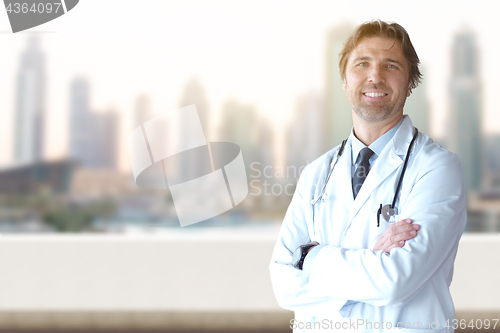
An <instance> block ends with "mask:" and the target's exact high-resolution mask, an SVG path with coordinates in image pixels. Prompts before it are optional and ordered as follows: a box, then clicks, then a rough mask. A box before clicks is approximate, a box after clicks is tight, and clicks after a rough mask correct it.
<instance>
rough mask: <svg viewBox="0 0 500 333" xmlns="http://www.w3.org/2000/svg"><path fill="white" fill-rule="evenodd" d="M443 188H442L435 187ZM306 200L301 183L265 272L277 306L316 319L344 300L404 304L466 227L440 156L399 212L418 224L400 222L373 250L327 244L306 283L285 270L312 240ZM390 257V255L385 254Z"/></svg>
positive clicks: (453, 167)
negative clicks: (301, 248)
mask: <svg viewBox="0 0 500 333" xmlns="http://www.w3.org/2000/svg"><path fill="white" fill-rule="evenodd" d="M443 182H447V186H439V185H438V186H437V187H436V185H437V184H442V183H443ZM302 185H304V184H302ZM308 200H309V197H308V195H307V192H305V191H303V189H302V191H301V188H300V182H299V186H298V187H297V192H296V193H295V195H294V198H293V199H292V203H291V204H290V208H289V210H288V211H287V216H286V217H285V221H284V223H283V226H282V230H281V232H280V236H279V239H278V242H277V244H276V247H275V250H274V253H273V258H272V261H271V265H270V270H271V278H272V282H273V287H274V291H275V295H276V298H277V300H278V303H279V304H280V305H281V306H282V307H283V308H285V309H289V310H294V311H296V310H303V311H306V312H307V313H310V314H311V315H314V316H317V317H321V316H328V315H330V316H331V315H332V314H333V315H334V314H336V313H338V312H339V310H340V309H341V308H342V306H343V305H344V304H345V303H346V301H347V300H352V301H357V302H365V303H368V304H372V305H376V306H384V305H395V306H402V305H404V304H405V303H406V302H408V301H409V300H411V298H412V297H413V296H414V295H416V293H418V292H419V291H420V290H422V289H423V288H424V286H425V284H426V283H427V282H428V281H429V279H431V278H432V276H434V274H436V272H437V271H438V270H439V269H440V268H441V267H442V265H443V264H444V262H445V261H446V260H447V259H448V258H449V257H450V256H451V255H452V254H453V253H454V251H456V248H457V246H458V241H459V239H460V236H461V234H462V232H463V229H464V227H465V220H466V212H465V195H464V190H463V174H462V169H461V164H460V161H459V160H458V158H457V156H456V155H454V154H450V153H447V152H446V153H442V154H438V155H437V156H434V157H433V158H431V159H429V161H428V163H427V164H426V165H425V166H424V167H422V172H421V174H419V176H418V177H417V179H416V180H415V182H414V185H413V189H412V191H411V192H410V194H409V196H408V198H407V200H406V204H405V205H404V206H403V207H402V208H403V209H402V211H403V212H404V213H405V214H408V215H407V216H411V217H412V219H413V220H414V221H418V222H419V225H417V224H413V223H407V221H404V220H403V221H400V222H398V223H396V224H394V225H393V226H391V227H390V228H389V229H387V230H386V232H384V234H382V235H381V236H380V237H379V238H378V240H377V242H376V245H375V247H374V249H373V251H372V250H370V249H360V250H351V249H347V248H341V247H336V246H333V245H325V246H323V247H322V248H321V249H319V252H318V253H316V256H315V258H314V261H313V263H312V269H311V273H310V276H307V277H304V276H303V272H302V271H300V270H297V269H295V268H293V267H292V266H291V265H289V264H287V263H288V262H290V261H291V255H292V252H293V251H294V250H295V248H296V247H297V246H298V245H300V244H304V243H306V242H308V241H310V238H309V233H308V229H307V223H306V221H307V220H308V219H310V218H311V217H310V216H311V215H310V211H308V210H307V208H306V209H304V207H307V206H306V205H307V204H308ZM415 203H418V204H415ZM412 229H414V230H412ZM411 231H415V235H413V234H411ZM417 231H418V236H417V237H416V232H417ZM411 238H414V241H412V242H411V243H407V244H406V246H405V247H404V248H401V247H402V246H403V245H405V243H401V241H403V242H405V241H406V240H408V239H411ZM391 250H393V251H391ZM389 252H390V253H391V255H390V256H389V255H386V253H389ZM306 260H307V258H306ZM339 272H341V273H340V274H339Z"/></svg>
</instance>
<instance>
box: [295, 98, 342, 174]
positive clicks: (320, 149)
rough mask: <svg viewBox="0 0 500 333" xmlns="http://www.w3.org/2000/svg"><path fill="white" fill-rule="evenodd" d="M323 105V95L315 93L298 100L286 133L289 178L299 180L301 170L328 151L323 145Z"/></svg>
mask: <svg viewBox="0 0 500 333" xmlns="http://www.w3.org/2000/svg"><path fill="white" fill-rule="evenodd" d="M323 105H324V103H323V98H322V96H321V94H320V93H317V92H314V91H310V92H308V93H305V94H303V95H302V96H300V97H299V98H297V101H296V104H295V112H294V113H293V118H292V121H291V123H290V125H289V126H288V129H287V132H286V145H287V147H286V156H287V157H286V164H287V168H289V170H290V172H288V175H287V176H288V177H287V178H290V179H292V178H295V179H298V177H299V170H302V169H303V168H304V167H305V166H306V165H307V164H309V163H311V162H312V161H314V160H315V159H317V158H318V157H319V156H321V155H322V154H323V153H325V152H326V151H327V150H325V149H324V146H323V145H322V143H323V142H324V141H325V140H324V134H325V133H324V132H323V127H322V126H321V125H322V122H323V119H322V116H323V114H324V106H323ZM330 148H333V146H332V147H330ZM291 170H294V172H291Z"/></svg>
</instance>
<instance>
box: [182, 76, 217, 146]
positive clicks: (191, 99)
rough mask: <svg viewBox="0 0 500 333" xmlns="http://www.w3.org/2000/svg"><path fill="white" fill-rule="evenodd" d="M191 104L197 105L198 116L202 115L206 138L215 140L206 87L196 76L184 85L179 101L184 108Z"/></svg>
mask: <svg viewBox="0 0 500 333" xmlns="http://www.w3.org/2000/svg"><path fill="white" fill-rule="evenodd" d="M191 104H195V105H196V110H197V111H198V116H199V117H200V121H201V126H202V128H203V132H204V133H205V138H206V139H207V141H213V138H212V135H213V133H211V128H210V121H211V119H210V113H209V107H208V101H207V96H206V92H205V88H204V87H203V85H202V84H201V82H200V81H199V80H198V79H197V78H195V77H193V78H191V79H190V80H189V81H188V82H187V83H186V85H185V86H184V90H183V91H182V95H181V99H180V101H179V107H180V108H182V107H184V106H188V105H191Z"/></svg>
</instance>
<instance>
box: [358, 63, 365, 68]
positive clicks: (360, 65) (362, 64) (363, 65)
mask: <svg viewBox="0 0 500 333" xmlns="http://www.w3.org/2000/svg"><path fill="white" fill-rule="evenodd" d="M358 66H359V67H365V66H366V62H360V63H359V64H358Z"/></svg>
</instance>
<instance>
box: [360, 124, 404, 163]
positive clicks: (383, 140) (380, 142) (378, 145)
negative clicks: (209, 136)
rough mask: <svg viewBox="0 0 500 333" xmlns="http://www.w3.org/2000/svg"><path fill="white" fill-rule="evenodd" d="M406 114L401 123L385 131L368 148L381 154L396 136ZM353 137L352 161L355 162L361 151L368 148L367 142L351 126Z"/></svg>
mask: <svg viewBox="0 0 500 333" xmlns="http://www.w3.org/2000/svg"><path fill="white" fill-rule="evenodd" d="M403 119H404V116H403V117H402V118H401V120H400V121H399V123H397V124H396V126H394V127H393V128H391V129H390V130H388V131H387V132H385V133H384V134H383V135H382V136H381V137H380V138H378V139H377V140H375V141H374V142H373V143H372V144H371V145H370V146H368V148H370V149H371V150H372V151H373V152H374V153H375V154H376V155H377V156H379V155H380V154H381V153H382V151H383V150H384V148H385V146H386V145H387V143H388V142H389V141H391V139H392V138H393V137H394V134H396V132H397V131H398V129H399V126H401V123H402V122H403ZM351 137H352V143H351V146H352V161H353V164H355V163H356V162H357V158H358V155H359V152H360V151H361V149H363V148H366V146H365V144H364V143H363V142H361V141H359V139H358V138H357V137H356V136H355V135H354V127H352V128H351Z"/></svg>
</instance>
